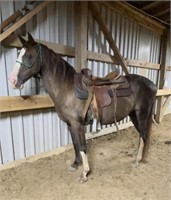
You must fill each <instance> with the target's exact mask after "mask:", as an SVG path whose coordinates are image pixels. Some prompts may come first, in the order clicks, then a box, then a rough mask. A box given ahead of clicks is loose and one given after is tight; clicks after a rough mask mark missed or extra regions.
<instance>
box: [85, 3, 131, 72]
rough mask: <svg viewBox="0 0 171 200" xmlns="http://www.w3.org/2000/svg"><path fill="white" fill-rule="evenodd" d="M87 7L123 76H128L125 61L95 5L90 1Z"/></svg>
mask: <svg viewBox="0 0 171 200" xmlns="http://www.w3.org/2000/svg"><path fill="white" fill-rule="evenodd" d="M89 7H90V9H91V11H92V14H93V16H94V17H95V19H96V21H97V22H98V24H99V26H100V28H101V30H102V31H103V33H104V36H105V38H106V40H107V41H108V42H109V45H110V48H111V49H112V50H113V52H114V56H115V57H116V59H117V60H118V62H119V64H120V65H121V66H122V69H123V71H124V72H125V74H129V71H128V68H127V66H126V64H125V61H124V58H123V56H122V55H121V53H120V52H119V49H118V47H117V46H116V43H115V41H114V39H113V37H112V34H111V33H110V31H109V29H108V27H107V26H106V24H105V22H104V21H103V19H102V17H101V15H100V12H99V11H98V9H97V7H96V4H95V3H94V2H91V1H90V2H89Z"/></svg>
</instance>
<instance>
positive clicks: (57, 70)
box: [42, 45, 76, 82]
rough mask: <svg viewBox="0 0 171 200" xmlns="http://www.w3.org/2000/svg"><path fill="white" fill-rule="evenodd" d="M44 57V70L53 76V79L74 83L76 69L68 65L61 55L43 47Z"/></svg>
mask: <svg viewBox="0 0 171 200" xmlns="http://www.w3.org/2000/svg"><path fill="white" fill-rule="evenodd" d="M42 52H43V56H44V64H45V66H44V70H45V71H48V72H50V73H51V74H52V76H53V78H55V79H56V80H58V81H65V82H67V81H69V82H70V81H73V77H74V74H75V73H76V71H75V69H74V68H73V67H72V66H71V65H70V64H69V63H67V62H66V61H65V60H64V59H63V58H62V57H61V56H60V55H59V54H57V53H55V52H54V51H53V50H51V49H49V48H48V47H47V46H45V45H42Z"/></svg>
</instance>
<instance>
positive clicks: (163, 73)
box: [155, 30, 169, 123]
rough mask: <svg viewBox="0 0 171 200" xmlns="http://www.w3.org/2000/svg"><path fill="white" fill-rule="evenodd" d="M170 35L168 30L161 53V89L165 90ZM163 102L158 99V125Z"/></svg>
mask: <svg viewBox="0 0 171 200" xmlns="http://www.w3.org/2000/svg"><path fill="white" fill-rule="evenodd" d="M168 35H169V31H167V30H166V31H164V34H163V35H162V43H161V52H160V55H161V57H160V62H161V68H160V80H159V89H163V87H164V83H165V78H166V57H167V46H168ZM163 102H164V97H163V96H161V97H160V98H159V99H158V103H157V110H156V118H155V120H156V122H158V123H160V122H161V120H162V118H163V111H162V106H163Z"/></svg>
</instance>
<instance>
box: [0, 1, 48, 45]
mask: <svg viewBox="0 0 171 200" xmlns="http://www.w3.org/2000/svg"><path fill="white" fill-rule="evenodd" d="M50 2H51V1H45V2H42V3H41V4H39V5H38V6H37V7H36V8H34V9H33V10H31V11H30V12H29V13H28V14H26V15H25V16H24V17H22V18H21V19H19V20H18V21H17V22H16V23H14V24H13V25H12V26H11V27H9V28H8V29H7V30H6V31H4V32H3V33H1V34H0V42H2V41H3V40H4V39H5V38H7V37H8V36H9V35H10V34H11V33H13V32H14V31H16V30H17V29H18V28H19V27H21V26H22V25H23V24H25V23H26V22H27V21H28V20H29V19H31V18H32V17H33V16H34V15H36V14H37V13H38V12H40V11H41V10H42V9H43V8H45V7H46V6H47V5H48V4H49V3H50Z"/></svg>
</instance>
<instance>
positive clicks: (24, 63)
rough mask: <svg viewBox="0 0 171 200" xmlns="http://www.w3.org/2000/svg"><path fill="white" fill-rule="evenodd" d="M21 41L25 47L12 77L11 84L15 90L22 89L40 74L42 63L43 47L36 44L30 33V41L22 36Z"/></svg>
mask: <svg viewBox="0 0 171 200" xmlns="http://www.w3.org/2000/svg"><path fill="white" fill-rule="evenodd" d="M19 39H20V41H21V43H22V46H23V47H22V49H21V51H20V53H19V56H18V58H17V60H16V63H15V66H14V69H13V71H12V73H11V76H10V84H11V85H12V87H13V88H22V86H23V84H24V83H25V82H26V81H27V80H28V79H30V78H31V77H33V76H35V75H37V74H39V72H40V66H41V62H42V57H41V56H42V55H41V45H40V44H38V43H36V42H35V41H34V39H33V38H32V36H31V35H30V34H29V33H28V41H26V40H25V39H24V38H22V37H21V36H20V35H19Z"/></svg>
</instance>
